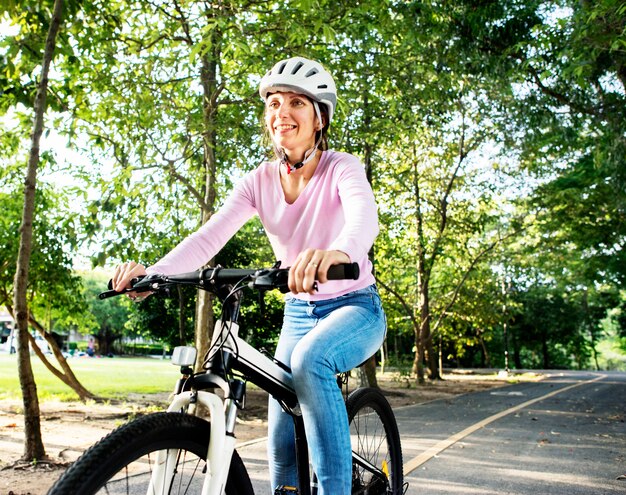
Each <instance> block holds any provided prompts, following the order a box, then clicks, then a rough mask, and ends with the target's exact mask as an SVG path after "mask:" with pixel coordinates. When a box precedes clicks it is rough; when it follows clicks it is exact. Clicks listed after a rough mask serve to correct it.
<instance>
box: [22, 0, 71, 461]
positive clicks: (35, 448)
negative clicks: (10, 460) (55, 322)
mask: <svg viewBox="0 0 626 495" xmlns="http://www.w3.org/2000/svg"><path fill="white" fill-rule="evenodd" d="M62 7H63V2H62V0H55V2H54V10H53V12H52V18H51V19H50V27H49V29H48V36H47V38H46V45H45V48H44V55H43V61H42V66H41V79H40V81H39V85H38V87H37V93H36V95H35V104H34V124H33V134H32V140H31V149H30V155H29V158H28V169H27V172H26V180H25V182H24V208H23V212H22V225H21V226H20V244H19V251H18V255H17V268H16V270H15V281H14V285H13V286H14V296H13V301H14V302H13V307H14V308H15V323H16V326H17V329H18V343H17V352H18V373H19V378H20V386H21V389H22V400H23V403H24V436H25V439H24V440H25V441H24V453H23V456H22V459H23V460H25V461H33V460H41V459H43V458H44V457H45V456H46V451H45V448H44V445H43V441H42V439H41V418H40V410H39V399H38V397H37V385H36V384H35V377H34V375H33V370H32V366H31V362H30V353H29V346H28V322H29V310H28V301H27V299H26V292H27V289H28V268H29V264H30V256H31V251H32V241H33V218H34V214H35V190H36V187H37V167H38V166H39V141H40V139H41V134H42V132H43V124H44V114H45V110H46V96H47V92H48V72H49V69H50V63H51V61H52V57H53V55H54V48H55V42H56V37H57V33H58V31H59V28H60V25H61V13H62Z"/></svg>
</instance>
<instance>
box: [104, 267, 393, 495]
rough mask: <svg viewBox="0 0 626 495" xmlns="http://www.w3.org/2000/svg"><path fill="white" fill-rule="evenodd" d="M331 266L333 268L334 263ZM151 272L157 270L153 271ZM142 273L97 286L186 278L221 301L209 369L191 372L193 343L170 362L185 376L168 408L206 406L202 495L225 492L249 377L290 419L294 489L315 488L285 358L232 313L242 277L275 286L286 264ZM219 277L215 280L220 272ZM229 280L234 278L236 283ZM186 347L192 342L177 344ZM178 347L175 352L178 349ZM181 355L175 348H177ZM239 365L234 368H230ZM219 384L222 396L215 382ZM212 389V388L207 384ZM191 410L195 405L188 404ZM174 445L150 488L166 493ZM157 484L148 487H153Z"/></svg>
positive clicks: (151, 286)
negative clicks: (255, 340) (252, 340)
mask: <svg viewBox="0 0 626 495" xmlns="http://www.w3.org/2000/svg"><path fill="white" fill-rule="evenodd" d="M333 270H334V274H332V276H331V271H333ZM155 277H156V278H155ZM155 277H153V278H150V277H146V278H145V279H144V280H141V281H139V282H137V283H134V286H133V288H131V289H126V290H125V291H123V292H115V291H113V290H110V291H108V292H105V293H102V294H100V296H99V297H100V298H101V299H104V298H106V297H112V296H116V295H120V294H122V293H126V292H132V291H137V292H146V291H156V292H159V291H161V290H164V289H165V290H167V288H168V287H169V286H170V285H174V284H184V285H193V286H195V287H198V288H201V289H204V290H210V291H211V292H214V293H215V294H216V295H217V296H218V297H219V298H220V300H221V301H222V304H223V307H222V318H223V320H218V321H217V322H216V325H215V330H214V333H213V338H212V341H211V345H210V348H209V352H208V355H207V357H206V359H205V360H204V362H203V368H204V369H205V370H206V371H203V372H200V373H197V374H193V372H192V367H193V365H194V364H195V350H194V352H193V353H192V354H193V358H187V357H185V356H186V355H187V353H185V352H182V353H180V354H179V355H180V356H181V358H180V359H181V361H180V362H176V361H175V360H173V362H174V364H178V365H180V366H181V372H182V375H183V376H182V377H181V378H180V379H179V380H178V382H177V384H176V388H175V391H174V394H175V395H174V398H173V400H172V402H171V404H170V406H169V408H168V412H182V413H190V414H193V413H194V412H195V411H193V410H192V406H194V405H197V404H200V405H202V406H204V408H206V410H208V411H209V414H210V425H211V426H210V440H209V445H208V446H207V456H206V459H207V466H206V473H205V478H204V482H203V487H202V492H201V493H202V495H222V494H223V493H224V489H225V485H226V480H227V477H228V471H229V469H230V464H231V459H232V456H233V452H234V450H235V442H236V438H235V426H236V418H237V413H238V410H239V409H240V408H242V407H243V403H244V399H245V387H246V383H247V382H248V381H250V382H252V383H254V384H255V385H257V386H259V387H260V388H261V389H263V390H265V391H267V392H268V393H269V394H270V395H272V397H273V398H274V399H276V400H277V401H278V402H279V403H280V404H281V406H282V407H283V409H284V410H285V411H286V412H287V413H289V414H290V415H291V417H292V418H293V421H294V432H295V442H296V464H297V468H298V484H299V488H300V494H299V495H317V487H316V483H311V479H310V478H311V477H310V474H309V455H308V445H307V440H306V435H305V430H304V422H303V420H302V414H301V411H300V407H299V404H298V398H297V396H296V392H295V389H294V386H293V380H292V376H291V371H290V370H289V369H288V368H287V366H285V365H284V364H282V363H279V362H278V361H276V360H274V359H272V358H270V357H268V356H266V355H265V354H263V353H262V352H260V351H258V350H256V349H255V348H254V347H252V346H251V345H249V344H248V343H247V342H245V341H244V340H242V339H241V338H239V326H238V324H237V319H238V315H239V307H240V304H241V299H240V296H239V291H240V290H241V288H242V287H243V285H241V283H242V282H244V281H246V280H251V279H253V280H254V283H253V286H254V288H256V289H258V290H262V291H263V290H271V289H275V288H280V289H281V290H283V289H284V290H283V291H285V290H287V289H286V281H287V278H286V277H287V270H286V269H279V268H278V264H277V265H275V266H274V267H273V268H272V269H269V270H261V271H254V270H237V269H235V270H227V269H222V268H221V267H217V268H215V269H205V270H202V271H199V272H191V273H187V274H181V275H177V276H172V277H163V276H155ZM328 277H329V279H331V278H332V279H344V278H354V279H357V278H358V265H356V264H348V265H337V266H334V267H331V269H330V270H329V272H328ZM220 278H221V280H222V283H221V284H220V283H218V282H219V281H218V279H220ZM228 281H237V285H236V286H235V288H233V287H232V285H230V283H234V282H228ZM180 349H190V348H180ZM175 354H176V353H175ZM177 355H178V354H177ZM233 372H236V373H233ZM218 388H219V389H221V390H222V391H223V394H224V395H223V398H220V397H219V396H218V395H217V394H216V393H215V392H214V390H215V389H218ZM208 390H210V391H208ZM190 410H192V411H191V412H190ZM178 455H179V451H178V450H174V449H172V450H167V451H160V452H159V454H158V456H157V460H156V463H155V464H156V466H154V470H153V472H152V475H151V479H150V486H149V492H148V493H156V492H158V493H169V489H170V488H171V486H170V483H171V481H170V480H171V479H172V474H173V473H174V471H175V469H176V464H177V462H176V461H177V458H178ZM353 461H354V462H355V463H356V464H358V465H360V466H361V467H363V468H364V469H366V470H367V471H369V472H370V473H371V474H372V475H373V476H375V477H376V478H378V479H381V480H385V481H384V483H386V480H387V477H386V474H385V473H384V472H383V471H381V469H379V468H377V467H376V466H374V465H372V464H371V463H370V462H368V461H367V460H365V459H364V458H362V457H361V456H359V455H357V454H356V453H354V452H353ZM153 489H154V490H155V491H152V490H153Z"/></svg>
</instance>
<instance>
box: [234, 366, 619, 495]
mask: <svg viewBox="0 0 626 495" xmlns="http://www.w3.org/2000/svg"><path fill="white" fill-rule="evenodd" d="M395 413H396V417H397V419H398V425H399V428H400V433H401V436H402V450H403V456H404V468H405V480H406V481H407V482H408V483H409V488H408V490H407V495H413V494H415V495H417V494H419V495H423V494H426V493H427V494H429V495H479V494H480V495H490V494H498V495H505V494H506V495H528V494H532V495H613V494H621V495H624V494H626V479H618V478H626V374H625V373H611V372H606V373H585V372H578V373H577V372H564V373H555V374H552V375H551V376H550V377H548V378H546V379H545V380H542V381H541V382H537V383H519V384H516V385H510V386H507V387H504V388H500V389H496V390H493V389H492V390H488V391H484V392H479V393H475V394H467V395H463V396H459V397H456V398H453V399H449V400H438V401H433V402H430V403H427V404H420V405H417V406H408V407H403V408H399V409H397V410H396V411H395ZM265 447H266V445H265V442H256V443H253V444H251V445H247V446H244V447H243V448H239V449H238V450H239V452H240V454H241V455H242V457H243V458H244V462H245V463H246V465H247V466H248V468H249V471H250V472H251V477H252V478H253V483H254V485H255V492H256V493H257V494H259V495H271V494H270V491H269V488H268V480H267V463H266V460H265Z"/></svg>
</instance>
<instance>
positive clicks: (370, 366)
mask: <svg viewBox="0 0 626 495" xmlns="http://www.w3.org/2000/svg"><path fill="white" fill-rule="evenodd" d="M363 107H364V113H365V128H366V129H369V127H370V126H369V124H370V116H369V112H368V94H367V92H366V93H365V97H364V99H363ZM363 161H364V162H365V163H364V165H365V175H366V176H367V182H369V184H370V187H372V190H373V189H374V188H373V184H372V146H371V145H370V144H369V143H367V142H366V143H365V155H364V159H363ZM368 256H369V259H370V261H371V262H372V267H374V261H375V256H376V253H375V251H374V246H373V245H372V247H371V248H370V250H369V253H368ZM372 269H373V268H372ZM374 275H376V274H375V273H374ZM362 371H363V373H364V374H365V377H366V378H367V385H368V386H370V387H374V388H379V387H378V380H377V379H376V356H375V355H374V356H372V357H370V358H369V359H368V360H367V361H365V363H363V366H362Z"/></svg>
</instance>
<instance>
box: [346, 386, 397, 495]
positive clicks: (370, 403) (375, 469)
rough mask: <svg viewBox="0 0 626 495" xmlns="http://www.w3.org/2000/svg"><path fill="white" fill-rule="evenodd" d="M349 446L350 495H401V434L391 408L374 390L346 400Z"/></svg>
mask: <svg viewBox="0 0 626 495" xmlns="http://www.w3.org/2000/svg"><path fill="white" fill-rule="evenodd" d="M346 408H347V410H348V420H349V421H350V438H351V442H352V453H353V455H352V493H353V494H368V495H401V494H402V490H403V486H402V484H403V474H402V449H401V447H400V433H399V432H398V425H397V423H396V419H395V416H394V415H393V411H392V410H391V406H390V405H389V402H387V399H385V396H384V395H383V394H382V393H381V392H380V391H379V390H377V389H373V388H359V389H357V390H355V391H354V392H352V393H351V394H350V395H349V396H348V398H347V400H346Z"/></svg>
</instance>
